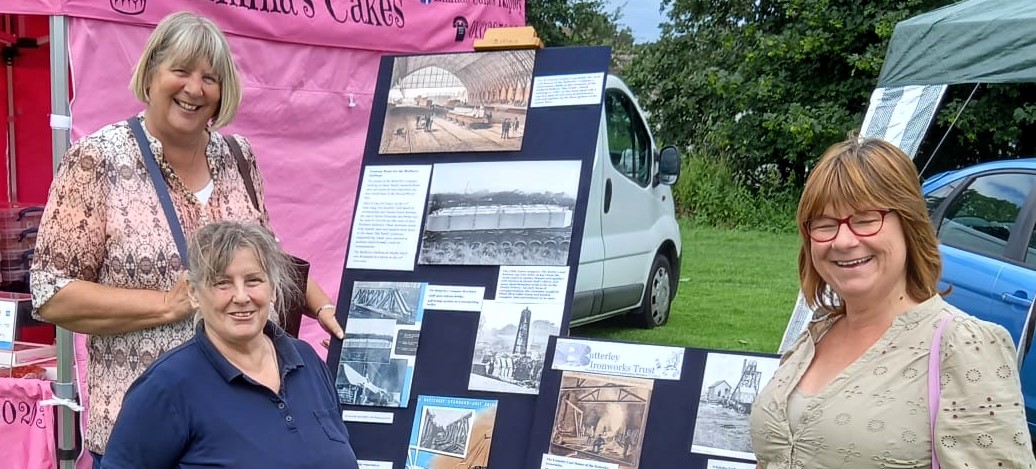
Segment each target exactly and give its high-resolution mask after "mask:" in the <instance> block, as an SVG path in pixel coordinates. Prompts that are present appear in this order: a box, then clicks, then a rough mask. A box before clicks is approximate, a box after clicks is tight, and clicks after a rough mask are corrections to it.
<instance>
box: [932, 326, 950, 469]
mask: <svg viewBox="0 0 1036 469" xmlns="http://www.w3.org/2000/svg"><path fill="white" fill-rule="evenodd" d="M952 319H953V315H952V314H950V315H947V316H946V317H945V318H943V320H942V321H940V322H939V327H937V328H936V329H935V335H934V336H933V337H932V347H931V349H930V350H929V352H928V420H929V422H931V424H932V434H931V435H932V437H931V438H932V469H939V458H938V457H937V456H936V455H935V445H936V443H937V442H936V440H935V415H936V413H938V411H939V396H940V395H941V394H942V383H941V382H940V381H939V379H940V377H941V376H942V366H941V365H942V363H941V360H940V358H941V356H940V352H939V349H940V348H941V345H942V331H943V329H945V328H946V324H948V323H949V322H950V320H952Z"/></svg>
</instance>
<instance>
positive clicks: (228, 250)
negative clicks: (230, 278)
mask: <svg viewBox="0 0 1036 469" xmlns="http://www.w3.org/2000/svg"><path fill="white" fill-rule="evenodd" d="M238 249H248V250H250V251H252V254H254V255H255V258H256V260H257V261H259V267H260V268H261V269H262V270H263V273H265V274H266V278H267V281H268V282H269V283H270V287H271V290H272V292H273V296H272V297H271V305H270V321H271V322H273V323H274V324H277V325H280V324H282V323H281V317H282V314H281V312H280V311H279V309H278V308H277V306H279V305H284V304H288V303H290V302H291V301H290V300H293V299H297V298H298V297H300V296H301V295H302V293H301V290H300V289H299V286H298V285H297V284H296V283H295V281H294V280H293V279H292V276H291V274H290V273H291V270H290V269H291V262H292V261H291V258H290V257H288V255H287V254H285V253H284V251H282V250H281V248H280V245H279V244H278V243H277V240H276V239H275V238H274V237H273V233H270V230H267V229H266V228H264V227H263V226H262V225H259V224H256V223H241V222H233V221H221V222H216V223H210V224H208V225H205V226H203V227H202V228H201V229H199V230H198V231H197V232H196V233H195V234H194V237H192V238H191V240H190V242H189V243H188V247H187V256H188V258H189V259H190V269H188V271H187V281H188V282H190V283H191V286H193V287H194V288H195V289H199V290H200V289H204V288H212V287H213V286H214V285H215V284H216V282H217V281H218V280H220V279H222V278H223V275H224V272H226V270H227V266H229V265H230V263H231V262H233V260H234V256H235V255H236V254H237V250H238ZM199 320H201V311H196V312H195V315H194V322H195V323H197V322H198V321H199Z"/></svg>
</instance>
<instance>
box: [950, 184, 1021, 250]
mask: <svg viewBox="0 0 1036 469" xmlns="http://www.w3.org/2000/svg"><path fill="white" fill-rule="evenodd" d="M1034 184H1036V175H1033V174H1019V173H1000V174H989V175H985V176H979V177H977V178H975V179H974V180H973V181H972V182H971V184H970V185H969V186H968V187H967V188H966V189H965V190H963V191H961V192H960V193H959V194H958V195H957V196H956V198H954V199H953V201H952V202H951V203H950V206H949V207H948V208H947V210H946V213H945V214H944V216H943V218H942V220H941V221H940V223H939V225H938V226H939V240H940V241H942V242H943V243H944V244H947V245H950V246H954V247H959V248H962V249H967V250H969V251H974V252H977V253H981V254H986V255H990V256H997V257H1000V256H1003V254H1004V248H1006V247H1007V240H1008V238H1010V237H1011V229H1012V228H1013V227H1014V223H1015V221H1016V220H1017V219H1018V214H1019V213H1020V212H1021V208H1022V206H1023V205H1024V204H1025V199H1026V198H1027V197H1028V196H1029V192H1031V191H1032V187H1033V185H1034Z"/></svg>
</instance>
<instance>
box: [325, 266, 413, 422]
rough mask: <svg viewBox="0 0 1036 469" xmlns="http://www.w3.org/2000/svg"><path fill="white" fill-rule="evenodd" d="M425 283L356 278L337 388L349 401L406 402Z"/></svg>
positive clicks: (385, 404) (394, 404)
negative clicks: (368, 280)
mask: <svg viewBox="0 0 1036 469" xmlns="http://www.w3.org/2000/svg"><path fill="white" fill-rule="evenodd" d="M426 287H427V284H425V283H410V282H354V283H353V291H352V301H351V303H350V304H349V317H348V320H347V321H346V323H345V339H344V340H342V353H341V356H340V358H339V359H338V369H337V370H336V371H337V375H336V376H335V389H336V390H337V391H338V399H339V401H340V402H341V403H342V404H346V405H363V406H378V407H406V406H407V403H408V402H409V401H410V384H411V382H412V380H413V376H414V362H415V359H416V357H417V346H418V342H419V340H420V337H421V321H422V319H423V316H424V310H423V300H424V292H425V288H426Z"/></svg>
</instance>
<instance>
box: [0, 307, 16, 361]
mask: <svg viewBox="0 0 1036 469" xmlns="http://www.w3.org/2000/svg"><path fill="white" fill-rule="evenodd" d="M17 327H18V302H16V301H13V300H8V299H3V298H0V350H14V335H15V331H16V330H17Z"/></svg>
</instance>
